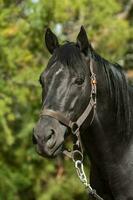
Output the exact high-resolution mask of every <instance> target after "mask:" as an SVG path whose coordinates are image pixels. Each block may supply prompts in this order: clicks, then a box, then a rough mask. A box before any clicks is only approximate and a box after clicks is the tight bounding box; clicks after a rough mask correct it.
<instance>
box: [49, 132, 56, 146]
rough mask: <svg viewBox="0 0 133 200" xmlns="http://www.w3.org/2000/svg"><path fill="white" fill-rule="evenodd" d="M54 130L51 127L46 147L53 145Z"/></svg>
mask: <svg viewBox="0 0 133 200" xmlns="http://www.w3.org/2000/svg"><path fill="white" fill-rule="evenodd" d="M55 143H56V141H55V131H54V130H53V129H50V134H49V136H48V138H47V146H48V148H50V149H52V148H53V147H54V145H55Z"/></svg>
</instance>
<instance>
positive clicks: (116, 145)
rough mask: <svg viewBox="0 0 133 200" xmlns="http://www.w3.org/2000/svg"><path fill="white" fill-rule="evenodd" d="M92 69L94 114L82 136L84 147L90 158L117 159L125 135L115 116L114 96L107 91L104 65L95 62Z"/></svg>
mask: <svg viewBox="0 0 133 200" xmlns="http://www.w3.org/2000/svg"><path fill="white" fill-rule="evenodd" d="M94 71H95V73H96V75H97V108H96V114H95V117H94V121H93V123H92V125H91V126H88V128H87V129H86V130H85V131H84V133H85V134H82V137H83V141H84V145H85V149H86V151H87V152H88V154H89V155H90V154H91V155H90V157H92V159H93V158H94V159H95V158H99V159H101V160H102V159H103V161H105V162H107V160H108V161H109V160H110V161H111V162H112V159H113V160H114V159H115V158H116V159H117V157H116V155H117V156H118V155H119V156H120V155H121V153H122V149H124V146H125V145H126V143H125V138H126V137H127V135H126V134H125V133H122V132H121V130H120V127H118V124H119V123H118V121H117V116H116V112H117V111H116V110H118V108H116V105H114V102H115V96H114V98H112V96H111V94H110V91H109V82H107V79H108V77H107V73H106V68H105V66H103V65H102V64H101V65H100V66H99V65H98V64H96V65H95V67H94ZM110 84H111V83H110ZM122 123H125V121H123V122H122ZM124 134H125V135H124ZM122 147H123V148H122ZM96 154H97V155H96Z"/></svg>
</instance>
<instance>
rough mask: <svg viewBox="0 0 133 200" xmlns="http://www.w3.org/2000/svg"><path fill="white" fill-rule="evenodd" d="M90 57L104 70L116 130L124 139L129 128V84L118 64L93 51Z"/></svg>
mask: <svg viewBox="0 0 133 200" xmlns="http://www.w3.org/2000/svg"><path fill="white" fill-rule="evenodd" d="M92 57H93V58H94V60H95V61H96V62H97V64H98V65H100V67H102V68H103V70H104V72H105V78H106V82H107V85H108V86H107V87H108V91H109V93H108V95H109V98H111V100H112V102H113V103H114V108H115V110H116V116H115V117H116V121H117V131H118V132H119V134H120V135H121V136H122V135H123V136H125V137H124V139H126V138H128V136H129V135H130V130H131V124H130V123H131V111H130V109H131V108H130V107H131V106H130V102H129V91H128V88H129V86H128V81H127V79H126V77H125V74H124V71H123V69H122V67H121V66H120V65H119V64H117V63H111V62H109V61H107V60H106V59H104V58H102V57H101V56H100V55H98V54H97V53H96V52H95V51H93V52H92Z"/></svg>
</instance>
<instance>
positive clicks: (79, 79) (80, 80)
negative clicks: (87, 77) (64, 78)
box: [75, 78, 84, 85]
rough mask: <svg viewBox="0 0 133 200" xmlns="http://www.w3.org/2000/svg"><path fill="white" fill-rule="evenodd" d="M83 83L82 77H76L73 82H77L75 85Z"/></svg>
mask: <svg viewBox="0 0 133 200" xmlns="http://www.w3.org/2000/svg"><path fill="white" fill-rule="evenodd" d="M83 83H84V79H83V78H77V79H76V80H75V84H77V85H82V84H83Z"/></svg>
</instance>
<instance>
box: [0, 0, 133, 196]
mask: <svg viewBox="0 0 133 200" xmlns="http://www.w3.org/2000/svg"><path fill="white" fill-rule="evenodd" d="M81 25H84V26H85V28H86V31H87V34H88V38H89V40H90V41H91V43H92V45H93V47H94V48H95V49H96V51H97V52H98V53H99V54H100V55H102V56H103V57H105V58H106V59H108V60H110V61H111V62H118V63H119V64H121V65H122V66H123V68H124V69H125V70H126V73H127V75H128V77H129V79H130V81H131V82H132V77H133V0H102V1H99V0H63V1H61V0H0V200H58V199H61V200H81V199H82V200H87V195H86V192H85V190H84V187H83V186H82V185H81V183H80V181H79V180H78V178H77V176H76V172H75V169H74V166H73V163H72V161H71V160H68V159H67V158H64V157H62V158H57V159H55V160H47V159H43V158H41V157H40V156H38V155H37V154H36V152H35V149H34V146H33V144H32V139H31V138H32V129H33V127H34V125H35V122H36V121H37V119H38V115H39V111H40V109H41V87H40V85H39V82H38V79H39V75H40V73H41V72H42V70H43V69H44V68H45V67H46V64H47V61H48V59H49V57H50V55H49V53H48V51H47V49H46V47H45V44H44V33H45V30H46V27H47V26H49V27H51V29H52V30H53V31H54V32H55V33H56V34H57V36H58V37H59V40H60V42H63V41H65V40H70V41H74V40H75V39H76V36H77V34H78V32H79V29H80V26H81Z"/></svg>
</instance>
